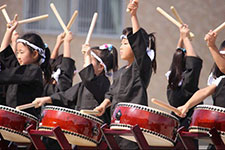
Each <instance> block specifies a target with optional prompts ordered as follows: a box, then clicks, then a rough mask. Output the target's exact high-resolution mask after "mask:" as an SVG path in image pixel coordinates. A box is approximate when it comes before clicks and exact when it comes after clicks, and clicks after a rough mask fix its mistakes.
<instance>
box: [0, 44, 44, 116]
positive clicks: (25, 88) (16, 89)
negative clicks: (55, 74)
mask: <svg viewBox="0 0 225 150" xmlns="http://www.w3.org/2000/svg"><path fill="white" fill-rule="evenodd" d="M0 63H1V67H2V70H1V72H0V85H7V86H8V88H7V92H6V102H5V104H6V105H7V106H10V107H14V108H15V107H16V106H18V105H22V104H27V103H31V102H32V101H33V100H34V99H35V98H36V97H40V96H41V95H42V92H43V79H42V71H41V68H40V67H39V66H38V65H35V64H29V65H21V66H20V65H19V63H18V61H17V58H16V56H15V54H14V52H13V50H12V49H11V47H10V46H8V47H7V48H6V49H5V50H3V51H2V52H1V53H0ZM38 110H39V109H34V108H30V109H26V110H25V111H26V112H28V113H30V114H33V115H35V116H37V117H38V114H39V111H38Z"/></svg>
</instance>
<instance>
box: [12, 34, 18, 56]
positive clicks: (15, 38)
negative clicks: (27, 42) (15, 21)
mask: <svg viewBox="0 0 225 150" xmlns="http://www.w3.org/2000/svg"><path fill="white" fill-rule="evenodd" d="M18 38H19V33H18V32H16V31H15V32H13V34H12V39H11V40H12V44H11V46H12V49H13V52H14V53H16V41H17V39H18Z"/></svg>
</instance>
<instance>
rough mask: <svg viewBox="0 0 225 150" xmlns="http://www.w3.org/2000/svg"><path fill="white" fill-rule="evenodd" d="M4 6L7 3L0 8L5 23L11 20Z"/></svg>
mask: <svg viewBox="0 0 225 150" xmlns="http://www.w3.org/2000/svg"><path fill="white" fill-rule="evenodd" d="M6 6H7V5H3V6H1V10H2V14H3V16H4V17H5V20H6V22H7V23H10V21H11V20H10V18H9V15H8V13H7V11H6V9H5V8H6Z"/></svg>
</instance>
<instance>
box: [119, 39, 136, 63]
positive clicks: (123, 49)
mask: <svg viewBox="0 0 225 150" xmlns="http://www.w3.org/2000/svg"><path fill="white" fill-rule="evenodd" d="M120 57H121V59H123V60H127V61H130V60H133V58H134V53H133V51H132V49H131V46H130V44H129V42H128V40H127V39H122V41H121V46H120Z"/></svg>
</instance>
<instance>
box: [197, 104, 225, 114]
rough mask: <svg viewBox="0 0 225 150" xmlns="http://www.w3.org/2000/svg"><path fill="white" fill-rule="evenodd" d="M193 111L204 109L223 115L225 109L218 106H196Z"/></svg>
mask: <svg viewBox="0 0 225 150" xmlns="http://www.w3.org/2000/svg"><path fill="white" fill-rule="evenodd" d="M195 109H206V110H213V111H217V112H220V113H225V108H223V107H220V106H214V105H197V106H196V107H195Z"/></svg>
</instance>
